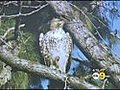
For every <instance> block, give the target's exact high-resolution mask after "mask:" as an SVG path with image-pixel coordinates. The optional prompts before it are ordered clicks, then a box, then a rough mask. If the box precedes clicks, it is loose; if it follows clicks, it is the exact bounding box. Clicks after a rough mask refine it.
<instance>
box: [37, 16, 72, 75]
mask: <svg viewBox="0 0 120 90" xmlns="http://www.w3.org/2000/svg"><path fill="white" fill-rule="evenodd" d="M63 25H64V21H62V20H61V19H58V18H53V19H52V20H51V24H50V31H48V32H47V33H46V34H45V35H44V34H43V33H40V36H39V46H40V51H41V54H42V56H43V57H44V61H45V64H46V65H47V66H49V67H52V68H54V69H57V70H60V71H62V72H64V73H66V69H67V67H68V66H69V65H68V63H70V56H71V51H72V39H71V37H70V35H69V33H68V32H67V33H66V32H65V31H64V30H63Z"/></svg>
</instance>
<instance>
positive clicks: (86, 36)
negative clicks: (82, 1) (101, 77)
mask: <svg viewBox="0 0 120 90" xmlns="http://www.w3.org/2000/svg"><path fill="white" fill-rule="evenodd" d="M47 3H49V4H50V5H51V7H52V8H53V9H54V10H55V11H56V13H57V14H58V15H60V16H62V17H63V18H67V20H65V21H66V26H65V28H66V31H68V32H69V33H70V34H71V36H72V37H73V41H75V43H76V45H77V46H78V47H79V49H80V50H81V51H82V52H83V53H84V55H85V56H86V57H87V58H88V59H89V60H91V62H92V63H93V64H94V66H98V67H99V68H103V69H106V70H107V73H108V74H110V75H111V77H110V79H111V80H112V81H111V82H112V83H113V84H114V85H115V86H116V87H119V86H120V79H119V78H120V77H119V75H118V74H120V62H119V60H116V58H115V57H113V56H112V55H111V53H109V50H108V49H107V47H106V46H104V45H102V44H100V43H98V41H97V39H96V38H95V37H94V36H93V35H92V33H91V32H90V31H89V30H88V29H87V28H86V26H85V25H84V24H83V22H82V21H81V20H80V19H79V17H78V16H80V15H79V12H78V11H77V10H75V9H73V7H72V6H71V4H70V3H69V2H67V1H47ZM76 12H77V14H76Z"/></svg>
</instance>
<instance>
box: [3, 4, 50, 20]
mask: <svg viewBox="0 0 120 90" xmlns="http://www.w3.org/2000/svg"><path fill="white" fill-rule="evenodd" d="M48 5H49V4H45V5H43V6H41V7H40V8H38V9H36V10H34V11H32V12H29V13H26V14H16V15H1V18H16V17H26V16H29V15H32V14H34V13H36V12H38V11H39V10H41V9H43V8H44V7H46V6H48Z"/></svg>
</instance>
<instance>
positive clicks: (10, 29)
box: [2, 24, 25, 38]
mask: <svg viewBox="0 0 120 90" xmlns="http://www.w3.org/2000/svg"><path fill="white" fill-rule="evenodd" d="M24 26H25V24H21V25H20V26H19V28H22V27H24ZM14 29H15V27H12V28H9V29H8V30H7V31H6V32H5V33H4V35H3V36H2V38H5V37H6V36H7V35H8V33H9V32H11V31H12V30H14Z"/></svg>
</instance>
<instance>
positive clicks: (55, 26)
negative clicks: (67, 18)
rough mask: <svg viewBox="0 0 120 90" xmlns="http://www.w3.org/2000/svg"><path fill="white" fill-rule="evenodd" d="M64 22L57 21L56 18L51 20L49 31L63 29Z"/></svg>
mask: <svg viewBox="0 0 120 90" xmlns="http://www.w3.org/2000/svg"><path fill="white" fill-rule="evenodd" d="M64 23H65V22H64V21H62V20H61V19H58V18H53V19H52V20H51V24H50V29H51V30H57V29H59V28H63V25H64Z"/></svg>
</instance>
